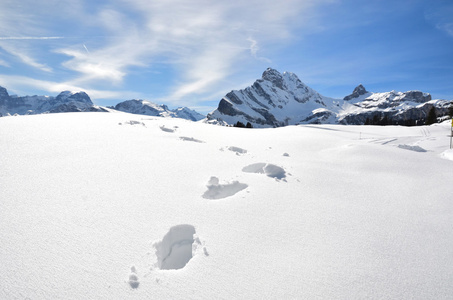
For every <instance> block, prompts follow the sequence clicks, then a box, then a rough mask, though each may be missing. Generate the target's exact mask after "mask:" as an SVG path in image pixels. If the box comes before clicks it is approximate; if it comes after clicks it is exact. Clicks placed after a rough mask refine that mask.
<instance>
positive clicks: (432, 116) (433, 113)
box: [425, 106, 437, 125]
mask: <svg viewBox="0 0 453 300" xmlns="http://www.w3.org/2000/svg"><path fill="white" fill-rule="evenodd" d="M434 123H437V116H436V108H435V107H434V106H433V107H432V108H431V109H430V110H429V112H428V117H427V118H426V122H425V125H431V124H434Z"/></svg>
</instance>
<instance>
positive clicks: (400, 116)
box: [207, 68, 451, 127]
mask: <svg viewBox="0 0 453 300" xmlns="http://www.w3.org/2000/svg"><path fill="white" fill-rule="evenodd" d="M450 105H451V101H447V100H439V101H436V102H432V101H431V95H430V94H428V93H423V92H421V91H408V92H396V91H391V92H385V93H372V92H369V91H367V90H366V88H365V87H364V86H363V85H362V84H359V85H358V86H356V87H355V88H354V90H353V92H352V94H350V95H348V96H346V97H344V98H343V99H333V98H329V97H325V96H322V95H321V94H319V93H318V92H317V91H315V90H313V89H312V88H310V87H308V86H307V85H305V84H304V83H303V82H302V81H301V80H299V78H298V77H297V75H296V74H294V73H291V72H284V73H282V74H281V73H279V72H278V71H277V70H275V69H272V68H268V69H266V71H264V73H263V75H262V78H261V79H258V80H256V81H255V82H254V83H253V84H252V86H249V87H246V88H245V89H242V90H238V91H231V92H229V93H228V94H226V95H225V96H224V97H223V98H222V99H221V100H220V102H219V105H218V107H217V109H216V110H214V111H213V112H211V113H210V114H208V116H207V119H208V122H211V121H215V123H219V124H224V123H227V124H230V125H233V124H236V123H237V122H241V123H244V124H245V123H247V122H250V123H251V124H252V125H253V127H279V126H286V125H293V124H307V123H341V124H364V123H366V120H367V119H377V120H378V121H380V120H382V119H384V117H385V122H381V123H390V124H399V125H400V124H423V123H424V120H425V118H426V116H427V114H428V111H429V110H430V109H431V108H432V107H433V106H435V109H436V113H437V114H438V116H439V117H440V116H444V115H445V114H446V113H447V110H448V107H449V106H450ZM417 122H419V123H417Z"/></svg>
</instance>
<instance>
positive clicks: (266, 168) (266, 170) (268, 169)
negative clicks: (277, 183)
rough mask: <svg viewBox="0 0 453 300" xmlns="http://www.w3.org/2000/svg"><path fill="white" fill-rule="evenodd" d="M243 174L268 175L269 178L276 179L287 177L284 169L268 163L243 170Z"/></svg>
mask: <svg viewBox="0 0 453 300" xmlns="http://www.w3.org/2000/svg"><path fill="white" fill-rule="evenodd" d="M242 172H246V173H257V174H266V175H267V176H269V177H272V178H276V179H284V178H285V177H286V172H285V170H284V169H283V168H282V167H279V166H276V165H273V164H267V163H256V164H251V165H248V166H246V167H244V168H242Z"/></svg>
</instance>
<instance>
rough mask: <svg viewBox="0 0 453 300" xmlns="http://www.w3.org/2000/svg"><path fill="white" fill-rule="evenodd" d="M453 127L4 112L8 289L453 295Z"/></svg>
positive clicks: (7, 293) (229, 295)
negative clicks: (230, 123)
mask: <svg viewBox="0 0 453 300" xmlns="http://www.w3.org/2000/svg"><path fill="white" fill-rule="evenodd" d="M120 124H122V125H120ZM142 124H143V125H144V126H142ZM162 128H168V129H175V130H174V131H171V130H168V131H167V130H162ZM449 135H450V121H447V122H444V123H442V124H435V125H432V126H423V127H396V126H386V127H381V126H341V125H302V126H288V127H281V128H275V129H243V128H233V127H222V126H212V125H209V124H204V123H200V122H196V123H195V122H190V121H186V120H181V119H163V118H158V117H155V118H154V117H146V119H144V118H143V116H139V115H131V114H126V113H115V114H105V113H64V114H46V115H31V116H17V117H4V118H0V145H1V148H0V151H1V153H0V266H1V267H0V299H27V298H29V299H150V298H151V299H268V298H273V299H364V298H371V299H382V298H383V299H451V297H452V295H453V229H452V228H453V201H452V199H451V197H452V184H451V183H452V175H453V172H452V169H453V161H452V160H451V158H452V156H453V155H452V152H451V150H448V148H449V143H450V137H449ZM196 141H202V142H203V143H200V142H196ZM401 145H403V147H401ZM230 147H231V148H230ZM222 149H229V150H231V149H233V150H231V151H222ZM238 149H243V150H246V151H240V152H241V153H242V155H235V153H238V152H237V150H238ZM419 149H423V150H425V152H421V151H417V150H419ZM410 150H415V151H410ZM282 154H286V155H282ZM251 166H253V167H251ZM266 166H270V167H269V168H266ZM247 167H248V168H247ZM244 168H246V170H252V169H253V170H254V171H257V172H258V174H257V173H255V172H251V173H249V172H244V171H243V169H244ZM282 170H283V171H284V173H282ZM259 173H264V174H267V175H269V174H274V175H275V174H279V176H276V177H269V176H265V175H264V174H259ZM283 175H285V177H284V180H281V179H278V178H279V177H281V178H283V177H282V176H283ZM239 184H242V185H241V187H244V189H242V190H239V191H237V192H236V193H234V194H231V195H229V193H230V191H231V188H232V189H235V188H237V187H238V186H239ZM231 185H232V186H231ZM244 185H246V186H244ZM209 187H211V188H212V189H214V190H216V189H217V191H218V192H219V193H218V194H217V195H219V194H221V195H223V196H225V195H227V196H225V197H222V198H216V199H215V200H213V198H212V197H211V198H210V197H203V195H204V194H205V193H206V191H207V190H209Z"/></svg>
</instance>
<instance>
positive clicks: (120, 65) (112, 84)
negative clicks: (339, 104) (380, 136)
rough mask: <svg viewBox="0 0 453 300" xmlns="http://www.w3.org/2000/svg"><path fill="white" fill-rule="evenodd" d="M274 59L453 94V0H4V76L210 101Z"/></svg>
mask: <svg viewBox="0 0 453 300" xmlns="http://www.w3.org/2000/svg"><path fill="white" fill-rule="evenodd" d="M267 67H272V68H275V69H277V70H278V71H280V72H283V71H290V72H293V73H296V74H297V75H298V77H299V78H300V79H301V80H302V81H303V82H304V83H306V84H307V85H309V86H310V87H312V88H314V89H315V90H317V91H318V92H319V93H321V94H323V95H325V96H330V97H337V98H342V97H344V96H345V95H347V94H349V93H351V92H352V90H353V89H354V87H355V86H357V85H358V84H359V83H362V84H363V85H364V86H365V87H366V88H367V89H368V90H369V91H373V92H386V91H391V90H397V91H408V90H422V91H424V92H428V93H431V94H432V96H433V98H441V99H448V100H451V99H453V1H451V0H448V1H441V0H390V1H387V0H382V1H378V0H376V1H373V0H370V1H362V0H350V1H347V0H344V1H342V0H298V1H296V0H286V1H284V2H283V3H278V1H275V0H259V1H258V0H241V1H239V0H230V1H212V0H190V1H189V0H186V1H183V0H111V1H106V0H103V1H91V0H71V1H69V0H41V1H38V2H36V1H34V0H33V1H31V0H20V1H17V0H2V1H1V2H0V85H1V86H3V87H5V88H7V89H8V91H9V92H10V94H18V95H35V94H38V95H57V94H58V93H59V92H61V91H63V90H76V91H77V90H84V91H86V92H87V93H88V94H89V95H90V97H91V98H92V99H93V101H94V102H95V103H96V104H98V105H115V104H116V103H118V102H120V101H124V100H129V99H133V98H140V99H147V100H150V101H153V102H156V103H164V104H167V105H169V106H170V107H178V106H188V107H191V108H193V109H196V110H198V111H200V112H203V113H207V112H209V111H212V110H213V109H215V108H216V107H217V104H218V102H219V100H220V99H221V98H222V96H224V95H225V94H226V93H227V92H229V91H230V90H233V89H240V88H244V87H246V86H249V85H251V84H252V83H253V82H254V80H255V79H257V78H260V77H261V74H262V72H263V71H264V70H265V69H266V68H267Z"/></svg>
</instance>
